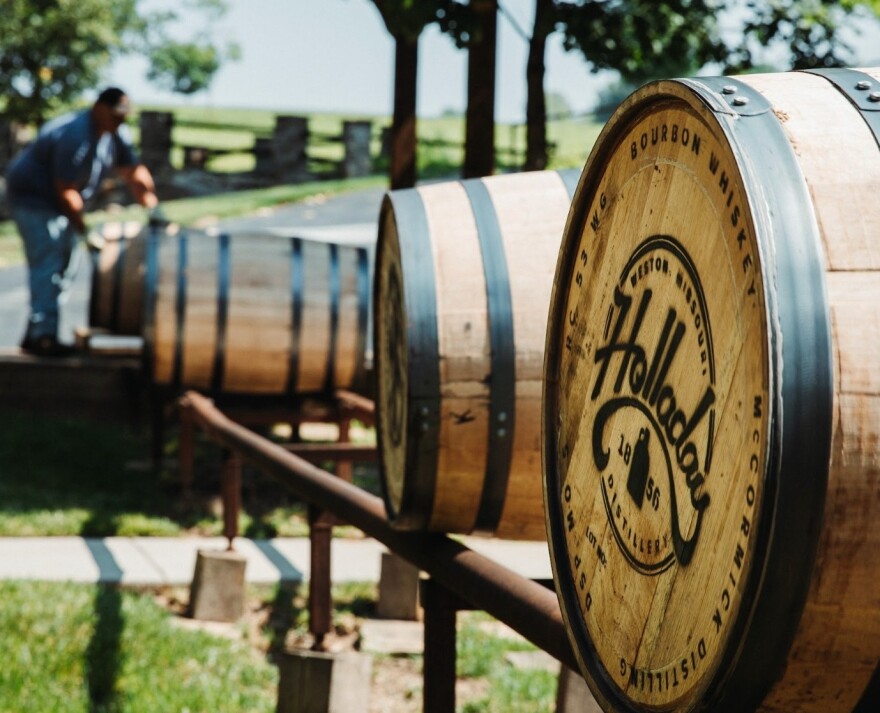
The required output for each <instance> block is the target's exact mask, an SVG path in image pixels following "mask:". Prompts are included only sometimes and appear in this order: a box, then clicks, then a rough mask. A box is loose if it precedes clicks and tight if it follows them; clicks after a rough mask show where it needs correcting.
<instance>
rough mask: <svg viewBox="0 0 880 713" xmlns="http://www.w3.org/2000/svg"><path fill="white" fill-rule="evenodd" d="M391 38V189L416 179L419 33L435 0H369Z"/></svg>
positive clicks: (433, 11) (434, 11) (430, 19)
mask: <svg viewBox="0 0 880 713" xmlns="http://www.w3.org/2000/svg"><path fill="white" fill-rule="evenodd" d="M373 4H374V5H375V6H376V9H377V10H379V14H380V15H381V16H382V21H383V22H384V23H385V27H386V28H387V30H388V32H389V33H390V34H391V36H392V37H393V38H394V110H393V115H392V118H391V166H390V168H389V178H390V184H391V188H392V189H397V188H409V187H412V186H414V185H415V183H416V144H417V136H416V96H417V94H416V78H417V68H418V62H419V35H421V33H422V31H423V30H424V29H425V27H426V26H427V25H428V24H430V23H431V22H433V21H435V20H436V18H437V11H438V7H439V6H440V4H441V3H439V2H428V1H427V0H373Z"/></svg>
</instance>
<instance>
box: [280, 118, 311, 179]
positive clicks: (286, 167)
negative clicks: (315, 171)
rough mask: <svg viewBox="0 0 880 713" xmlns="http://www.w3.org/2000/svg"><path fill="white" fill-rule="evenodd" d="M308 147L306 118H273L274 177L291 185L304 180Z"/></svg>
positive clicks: (306, 174)
mask: <svg viewBox="0 0 880 713" xmlns="http://www.w3.org/2000/svg"><path fill="white" fill-rule="evenodd" d="M308 145H309V120H308V118H307V117H305V116H283V115H282V116H277V117H275V133H274V134H273V136H272V163H273V171H274V174H275V176H276V177H277V178H280V179H282V180H284V181H288V182H291V183H293V182H296V181H304V180H306V179H307V178H308V166H307V165H306V149H307V148H308Z"/></svg>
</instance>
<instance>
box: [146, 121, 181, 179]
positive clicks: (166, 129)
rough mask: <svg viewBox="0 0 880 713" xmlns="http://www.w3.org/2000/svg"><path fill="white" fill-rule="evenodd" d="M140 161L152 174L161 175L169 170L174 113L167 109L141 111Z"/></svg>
mask: <svg viewBox="0 0 880 713" xmlns="http://www.w3.org/2000/svg"><path fill="white" fill-rule="evenodd" d="M140 127H141V161H143V162H144V164H145V165H146V167H147V168H149V169H150V172H151V173H152V174H153V176H156V177H161V176H163V175H164V174H167V173H168V172H169V171H171V146H172V140H171V131H172V129H173V128H174V115H173V114H172V113H170V112H167V111H142V112H141V116H140Z"/></svg>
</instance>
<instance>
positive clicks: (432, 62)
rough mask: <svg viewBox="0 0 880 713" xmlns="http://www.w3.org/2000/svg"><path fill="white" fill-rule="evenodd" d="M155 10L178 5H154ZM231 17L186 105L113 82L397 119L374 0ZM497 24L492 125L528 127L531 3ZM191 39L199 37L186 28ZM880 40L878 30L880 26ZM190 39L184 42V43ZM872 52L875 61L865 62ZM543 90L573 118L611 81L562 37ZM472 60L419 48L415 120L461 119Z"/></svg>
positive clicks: (119, 69) (513, 4)
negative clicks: (228, 56) (237, 52)
mask: <svg viewBox="0 0 880 713" xmlns="http://www.w3.org/2000/svg"><path fill="white" fill-rule="evenodd" d="M148 1H149V2H150V3H151V5H152V6H156V7H163V6H165V7H167V6H168V5H169V4H172V3H173V4H174V5H175V6H176V5H179V2H177V3H175V2H174V0H148ZM228 3H229V6H230V9H229V12H228V13H227V14H226V16H225V17H224V18H223V20H222V21H221V22H219V23H217V24H216V25H215V26H214V27H213V28H212V31H213V35H214V37H215V39H216V40H219V41H220V42H226V41H234V42H236V43H238V45H239V46H240V48H241V53H242V58H241V60H240V61H237V62H226V63H225V64H224V65H223V66H222V67H221V69H220V71H219V72H218V74H217V75H216V77H215V79H214V81H213V83H212V85H211V88H210V89H209V90H208V91H206V92H202V93H200V94H197V95H195V96H193V97H190V98H184V97H182V96H181V95H177V94H170V93H163V92H161V91H159V90H157V89H156V88H155V87H153V86H152V85H150V84H149V83H148V82H147V81H146V77H145V75H146V63H145V62H144V61H143V60H139V59H136V58H126V59H122V60H117V61H116V62H115V63H114V64H113V66H112V68H111V71H110V72H109V74H108V76H107V81H108V82H109V83H113V84H118V85H119V86H122V87H123V88H124V89H125V90H126V91H127V92H128V93H129V94H130V95H131V97H132V98H133V99H134V100H135V102H140V103H144V104H173V105H177V104H183V103H185V104H190V105H194V106H204V107H239V106H240V107H249V108H260V109H271V110H275V111H278V112H288V113H297V112H301V113H310V112H325V111H326V112H336V113H344V114H347V115H349V116H351V117H352V118H355V117H356V116H360V115H364V116H376V115H383V116H389V115H390V114H391V111H392V98H393V72H394V43H393V40H392V39H391V36H390V35H389V34H388V32H387V30H386V29H385V26H384V24H383V22H382V19H381V17H380V16H379V13H378V11H377V10H376V8H375V5H374V4H373V2H372V0H228ZM500 4H501V6H502V8H503V12H502V13H501V14H499V18H498V56H497V70H498V80H497V84H496V99H495V101H496V119H497V120H498V121H501V122H505V123H507V122H510V123H522V122H524V120H525V105H526V85H525V70H526V60H527V56H528V43H527V41H526V40H525V39H524V38H523V36H522V35H521V34H520V32H524V33H525V34H529V33H530V32H531V27H532V20H533V13H534V0H501V3H500ZM183 29H184V30H185V32H186V33H192V32H194V31H197V30H199V29H201V28H199V27H198V26H193V25H192V24H190V25H189V26H185V27H184V28H183ZM875 30H876V26H875ZM184 36H185V35H184ZM878 37H880V31H874V32H872V33H871V35H870V36H869V37H867V38H863V40H862V41H861V42H860V46H861V47H862V50H863V52H862V54H863V57H864V58H865V59H866V60H867V59H875V60H876V59H877V48H878V47H880V41H878V39H877V38H878ZM871 52H873V53H874V56H873V57H872V58H869V57H868V56H867V55H868V54H869V53H871ZM545 64H546V67H547V72H546V76H545V84H544V88H545V91H547V92H558V93H560V94H562V95H563V96H564V97H565V98H566V100H567V102H568V104H569V106H570V107H571V108H572V109H573V110H574V111H575V112H577V113H582V112H587V111H589V110H590V109H591V108H592V107H593V106H594V105H595V102H596V95H597V92H598V91H600V90H601V88H602V87H604V86H606V85H607V84H608V83H610V82H611V81H612V80H613V78H614V75H613V74H612V73H607V72H606V73H602V74H599V75H596V74H594V73H592V72H591V71H590V70H589V67H588V65H587V64H586V63H585V62H584V61H583V59H582V55H580V54H579V53H577V52H570V53H569V52H565V51H564V50H563V49H562V44H561V36H560V33H555V34H554V35H552V36H551V37H550V39H549V41H548V47H547V52H546V56H545ZM466 70H467V65H466V53H465V52H463V51H461V50H457V49H456V48H455V45H454V44H453V42H452V41H451V39H450V38H449V37H447V36H445V35H442V34H441V33H440V32H439V30H437V28H436V26H433V27H430V28H428V29H427V30H426V31H425V32H424V33H423V34H422V36H421V40H420V43H419V68H418V105H417V111H418V114H419V116H424V117H429V116H437V115H439V114H441V113H443V112H444V111H446V110H450V109H451V110H454V111H459V112H461V111H463V110H464V106H465V97H466V88H467V83H466Z"/></svg>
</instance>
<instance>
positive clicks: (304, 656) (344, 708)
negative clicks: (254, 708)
mask: <svg viewBox="0 0 880 713" xmlns="http://www.w3.org/2000/svg"><path fill="white" fill-rule="evenodd" d="M372 673H373V659H372V657H370V656H368V655H366V654H360V653H357V652H354V651H349V652H344V653H339V654H328V653H323V652H319V651H286V652H284V653H283V654H282V656H281V661H280V663H279V681H278V707H277V709H276V711H277V713H367V711H368V710H369V707H370V680H371V677H372Z"/></svg>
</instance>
